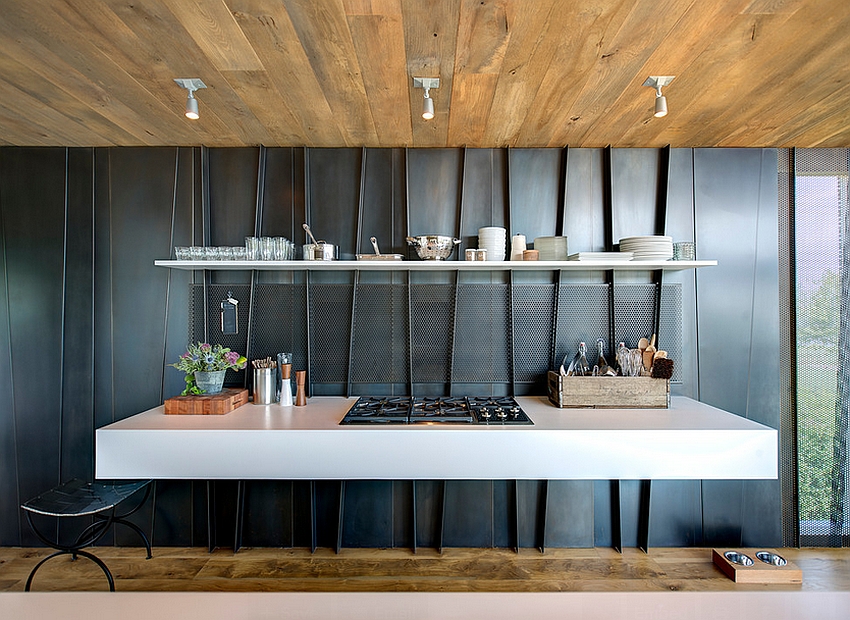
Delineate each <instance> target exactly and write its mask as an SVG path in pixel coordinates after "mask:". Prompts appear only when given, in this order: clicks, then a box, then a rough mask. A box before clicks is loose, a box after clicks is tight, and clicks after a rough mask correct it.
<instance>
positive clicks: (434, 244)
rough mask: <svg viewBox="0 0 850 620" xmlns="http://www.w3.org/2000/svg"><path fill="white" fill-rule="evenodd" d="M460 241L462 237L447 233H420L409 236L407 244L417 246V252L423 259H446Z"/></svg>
mask: <svg viewBox="0 0 850 620" xmlns="http://www.w3.org/2000/svg"><path fill="white" fill-rule="evenodd" d="M458 243H460V239H455V238H453V237H447V236H446V235H419V236H418V237H408V238H407V244H408V245H412V246H413V247H415V248H416V253H417V254H418V255H419V258H421V259H422V260H446V259H447V258H448V257H449V255H450V254H451V253H452V250H454V249H455V246H456V245H457V244H458Z"/></svg>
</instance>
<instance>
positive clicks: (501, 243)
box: [478, 226, 508, 261]
mask: <svg viewBox="0 0 850 620" xmlns="http://www.w3.org/2000/svg"><path fill="white" fill-rule="evenodd" d="M507 241H508V231H507V230H506V229H504V228H502V227H501V226H485V227H484V228H479V229H478V249H480V250H487V260H495V261H503V260H505V253H506V249H505V248H506V247H507Z"/></svg>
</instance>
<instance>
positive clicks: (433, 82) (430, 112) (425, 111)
mask: <svg viewBox="0 0 850 620" xmlns="http://www.w3.org/2000/svg"><path fill="white" fill-rule="evenodd" d="M413 87H414V88H424V89H425V101H423V102H422V118H424V119H425V120H426V121H430V120H431V119H432V118H434V100H433V99H431V89H432V88H439V87H440V78H422V77H415V78H413Z"/></svg>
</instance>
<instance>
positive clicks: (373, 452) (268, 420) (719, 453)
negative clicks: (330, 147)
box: [95, 396, 778, 480]
mask: <svg viewBox="0 0 850 620" xmlns="http://www.w3.org/2000/svg"><path fill="white" fill-rule="evenodd" d="M355 401H356V398H342V397H316V398H311V399H310V400H309V401H308V404H307V406H306V407H280V406H278V405H253V404H247V405H244V406H242V407H240V408H238V409H236V410H234V411H232V412H230V413H228V414H225V415H165V414H164V411H163V407H162V406H160V407H155V408H153V409H150V410H148V411H145V412H142V413H139V414H137V415H134V416H131V417H129V418H126V419H124V420H121V421H119V422H115V423H113V424H110V425H108V426H105V427H103V428H99V429H97V431H96V438H95V443H96V451H95V462H96V468H95V475H96V477H97V478H98V479H143V478H151V479H202V480H227V479H232V480H249V479H260V480H370V479H371V480H476V479H477V480H490V479H495V480H500V479H505V480H507V479H519V480H522V479H528V480H544V479H549V480H559V479H563V480H567V479H570V480H613V479H621V480H634V479H650V480H663V479H668V480H682V479H773V478H776V477H777V475H778V474H777V472H778V465H777V463H778V433H777V431H776V430H775V429H772V428H769V427H767V426H764V425H762V424H758V423H757V422H753V421H751V420H747V419H745V418H742V417H740V416H737V415H734V414H732V413H728V412H726V411H722V410H720V409H717V408H715V407H712V406H709V405H706V404H704V403H700V402H697V401H695V400H692V399H690V398H685V397H677V396H674V397H673V398H672V403H671V407H670V408H669V409H559V408H557V407H554V406H553V405H551V404H550V403H549V401H548V399H547V398H546V397H536V396H535V397H518V398H517V401H518V402H519V404H520V406H521V407H522V408H523V410H524V411H525V412H526V413H527V414H528V415H529V417H530V418H531V419H532V420H533V421H534V425H533V426H482V425H474V424H473V425H454V424H436V425H377V426H373V425H366V426H356V425H346V426H340V425H339V421H340V420H341V419H342V417H343V416H344V415H345V413H346V411H348V409H349V408H350V407H351V405H353V404H354V402H355Z"/></svg>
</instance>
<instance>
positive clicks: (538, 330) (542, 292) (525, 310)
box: [513, 284, 555, 383]
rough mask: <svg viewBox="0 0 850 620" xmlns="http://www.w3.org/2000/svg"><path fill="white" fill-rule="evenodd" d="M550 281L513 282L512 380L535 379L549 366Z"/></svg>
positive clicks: (552, 289)
mask: <svg viewBox="0 0 850 620" xmlns="http://www.w3.org/2000/svg"><path fill="white" fill-rule="evenodd" d="M554 303H555V285H554V284H515V285H514V287H513V319H514V328H513V334H514V351H519V352H520V354H519V355H517V356H516V357H515V359H514V381H516V382H517V383H536V382H538V381H540V380H541V376H545V375H546V372H547V371H548V370H549V369H550V368H551V367H552V366H551V360H550V359H549V358H550V350H551V348H552V328H553V327H554V326H553V321H554V318H555V312H554Z"/></svg>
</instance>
